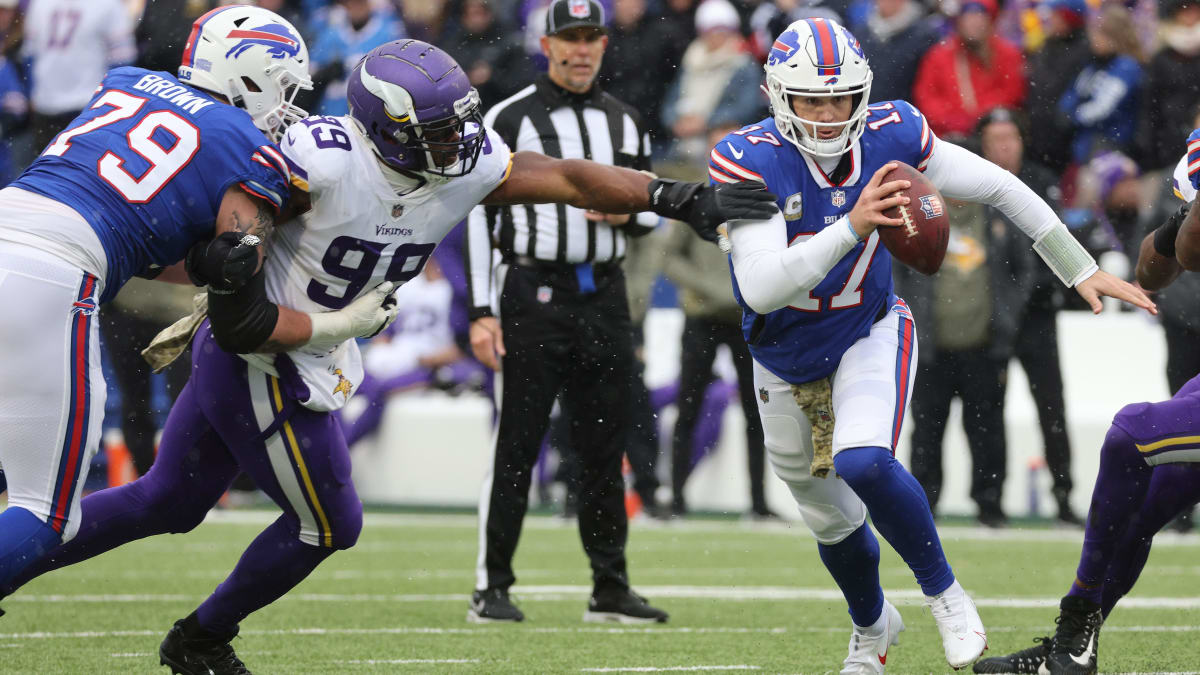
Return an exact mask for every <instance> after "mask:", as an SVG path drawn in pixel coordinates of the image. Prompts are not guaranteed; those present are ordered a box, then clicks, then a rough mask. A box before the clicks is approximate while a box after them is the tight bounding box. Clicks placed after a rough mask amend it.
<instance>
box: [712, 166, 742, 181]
mask: <svg viewBox="0 0 1200 675" xmlns="http://www.w3.org/2000/svg"><path fill="white" fill-rule="evenodd" d="M708 176H709V178H712V179H713V180H715V181H717V182H718V183H737V182H739V181H738V179H736V178H734V177H733V176H730V175H728V174H725V173H722V172H721V171H719V170H718V169H717V168H716V167H713V166H709V167H708Z"/></svg>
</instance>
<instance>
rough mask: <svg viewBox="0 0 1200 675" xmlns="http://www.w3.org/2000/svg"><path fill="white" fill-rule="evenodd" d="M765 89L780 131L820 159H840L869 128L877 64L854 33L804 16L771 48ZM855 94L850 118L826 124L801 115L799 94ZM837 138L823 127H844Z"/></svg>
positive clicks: (804, 95) (784, 32) (823, 96)
mask: <svg viewBox="0 0 1200 675" xmlns="http://www.w3.org/2000/svg"><path fill="white" fill-rule="evenodd" d="M764 70H765V71H766V82H765V84H764V85H763V90H764V91H765V92H766V93H767V97H768V99H770V102H771V112H772V113H773V114H774V116H775V125H776V126H777V127H778V128H779V133H780V134H781V135H782V136H783V137H784V138H786V139H787V140H788V141H790V142H791V143H792V144H793V145H795V146H796V147H797V148H799V149H800V150H801V151H802V152H805V153H808V154H810V155H813V156H814V157H839V156H841V155H843V154H845V152H846V151H847V150H849V149H850V148H851V147H852V146H853V145H854V143H855V142H856V141H858V139H859V138H860V137H861V136H862V134H863V132H864V131H865V130H866V121H867V113H868V110H867V105H868V101H869V99H870V97H871V79H872V73H871V67H870V65H869V64H868V63H867V58H866V56H865V55H864V54H863V51H862V47H861V46H859V44H858V40H856V39H855V38H854V36H853V35H851V34H850V31H848V30H846V29H845V28H843V27H842V26H841V25H839V24H837V23H835V22H833V21H829V20H827V19H802V20H800V21H796V22H794V23H793V24H792V25H790V26H788V28H787V30H785V31H783V33H781V34H780V35H779V37H778V38H776V39H775V43H774V44H773V45H772V47H771V51H770V54H769V55H768V58H767V64H766V66H764ZM835 96H850V97H851V102H852V103H851V110H850V117H849V119H848V120H845V121H841V120H838V121H834V122H822V121H820V120H815V119H806V118H803V117H800V116H799V115H797V114H796V112H795V109H794V108H793V106H792V100H793V98H810V97H812V98H831V97H835ZM839 128H840V132H839V133H838V134H837V135H836V136H834V137H832V138H822V137H821V136H820V130H822V129H835V130H836V129H839Z"/></svg>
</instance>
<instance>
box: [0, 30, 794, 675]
mask: <svg viewBox="0 0 1200 675" xmlns="http://www.w3.org/2000/svg"><path fill="white" fill-rule="evenodd" d="M347 93H348V100H349V103H350V109H351V114H350V115H349V116H348V117H336V118H335V117H310V118H307V119H304V120H301V121H299V122H297V123H296V124H293V125H292V126H291V127H289V128H288V130H287V133H286V135H285V137H284V138H283V140H281V141H280V148H279V150H280V153H281V154H282V158H283V161H284V163H285V164H286V166H287V170H288V172H289V176H290V179H291V181H292V183H293V184H294V185H296V186H297V187H298V188H299V189H301V190H304V191H306V192H307V193H308V195H309V198H310V200H311V205H312V209H311V211H310V212H309V213H308V214H307V215H306V216H305V217H304V218H303V219H302V220H301V222H298V223H289V224H286V225H281V226H280V227H279V228H277V229H276V230H275V232H274V234H273V236H272V255H271V258H270V259H268V260H267V261H266V263H265V264H264V265H263V268H262V271H261V272H260V273H259V274H257V275H255V277H254V278H255V280H256V281H257V283H260V284H262V287H263V288H264V293H265V294H266V296H267V297H269V298H271V299H273V300H275V301H279V302H287V303H289V304H291V305H293V306H296V307H302V308H305V309H310V310H316V311H318V312H320V311H321V310H325V311H335V312H336V311H339V309H340V308H342V307H354V306H356V305H358V304H359V303H362V302H367V303H368V304H370V305H373V306H374V307H376V308H378V307H379V305H380V304H381V301H382V298H381V297H380V295H381V294H386V293H387V292H389V291H390V290H391V288H392V285H393V284H400V283H404V282H406V281H408V280H409V279H411V278H413V277H414V276H416V275H417V274H419V273H420V271H421V269H422V267H423V266H424V265H425V262H426V261H427V260H428V259H429V257H430V255H431V254H432V253H433V251H434V248H435V247H436V246H437V244H438V243H439V242H440V241H441V240H442V238H443V237H444V236H445V235H446V234H447V233H448V232H449V231H450V229H451V228H453V227H454V226H455V225H456V224H458V223H459V222H461V221H462V220H463V219H465V218H466V216H467V214H468V213H469V212H470V210H471V209H472V208H473V207H474V206H475V205H476V204H479V203H481V202H482V203H486V204H495V205H502V204H514V203H515V204H524V203H540V202H562V203H569V204H571V205H573V206H576V207H579V208H584V209H595V210H598V211H603V212H606V213H632V212H639V211H646V210H651V211H654V212H656V213H658V214H660V215H666V216H670V217H674V218H677V219H680V220H685V221H688V222H689V223H691V224H692V226H693V227H694V228H695V229H696V230H697V233H698V234H700V235H701V236H702V237H704V238H706V239H708V240H710V241H715V240H716V238H717V236H716V227H717V225H718V224H720V223H722V222H724V221H725V220H727V219H729V218H733V217H767V216H768V215H769V214H770V213H773V212H774V211H775V210H776V206H775V204H774V202H775V197H774V195H772V194H770V193H768V192H767V191H766V190H764V189H763V188H762V186H761V185H749V184H743V185H740V186H734V185H722V186H715V187H713V186H706V185H701V184H699V183H685V182H676V181H670V180H663V179H652V178H651V177H649V176H647V175H645V174H643V173H641V172H637V171H632V170H629V169H622V168H617V167H612V166H606V165H603V164H598V163H596V162H591V161H585V160H559V159H552V158H550V157H546V156H544V155H540V154H537V153H531V152H519V153H516V154H513V153H512V152H510V151H509V149H508V147H507V146H506V145H505V143H504V141H503V140H502V139H501V138H500V137H499V136H498V135H496V133H495V132H494V131H492V130H491V129H488V128H487V127H486V125H483V124H482V115H481V114H480V109H479V108H480V103H479V95H478V93H477V92H476V91H475V89H474V88H473V87H471V85H470V82H469V80H468V79H467V76H466V74H465V73H464V72H463V70H462V68H461V67H459V65H458V64H457V63H456V62H455V61H454V59H452V58H451V57H450V56H449V55H448V54H446V53H445V52H444V51H442V50H440V49H438V48H437V47H434V46H432V45H429V44H426V43H424V42H421V41H419V40H399V41H395V42H389V43H387V44H385V45H381V46H380V47H378V48H376V49H374V50H372V51H371V52H370V53H368V54H367V55H366V57H364V58H363V59H362V60H361V61H360V62H359V63H358V65H357V66H356V67H355V68H354V70H353V72H352V73H351V75H350V81H349V83H348V89H347ZM380 223H382V224H380ZM209 295H210V308H209V309H210V311H209V314H210V316H209V318H210V319H211V318H213V317H212V314H211V309H212V306H211V303H212V300H211V298H212V297H213V295H212V293H211V292H210V294H209ZM318 315H319V314H318ZM392 315H393V316H394V310H393V313H392ZM384 325H386V322H385V323H384ZM177 326H185V327H194V329H195V331H196V332H195V338H194V340H193V343H192V344H193V347H192V363H193V367H192V378H191V380H190V381H189V382H188V384H187V386H186V387H185V388H184V390H183V392H182V393H181V394H180V395H179V398H178V400H177V401H176V402H175V405H174V406H173V407H172V409H171V414H170V416H169V418H168V420H167V425H166V428H165V429H164V431H163V436H162V442H161V444H160V446H159V454H158V457H157V458H156V460H155V463H154V466H153V468H152V469H151V470H150V472H149V473H147V474H146V475H145V476H143V477H142V478H140V479H138V480H136V481H134V482H132V483H129V484H127V485H123V486H121V487H117V488H111V489H108V490H101V491H99V492H96V493H94V494H92V495H89V496H88V497H87V498H85V499H84V500H82V509H81V511H82V517H81V520H82V525H81V526H80V532H79V535H78V536H77V537H75V538H74V539H73V540H71V541H70V542H67V543H65V544H64V545H62V546H60V547H58V548H57V549H55V550H53V551H51V552H50V553H49V555H47V556H46V557H45V558H44V559H43V560H42V561H40V562H39V563H37V564H34V565H32V566H30V567H29V568H28V569H26V570H25V571H24V572H23V573H21V574H18V575H14V576H10V577H9V578H8V579H5V580H4V583H3V584H0V595H4V594H8V593H11V592H12V591H13V590H15V589H16V588H18V587H19V586H20V585H22V584H23V583H25V582H26V581H28V580H29V579H31V578H33V577H35V576H37V575H40V574H43V573H45V572H47V571H50V570H52V569H57V568H59V567H63V566H65V565H70V564H73V563H76V562H79V561H81V560H85V559H87V558H90V557H93V556H95V555H99V554H100V553H103V552H104V551H107V550H111V549H112V548H115V547H117V546H120V545H122V544H124V543H127V542H129V541H133V540H136V539H141V538H144V537H147V536H151V535H156V534H163V533H169V532H172V533H178V532H187V531H189V530H191V529H193V528H194V527H196V526H197V525H198V524H199V523H200V522H201V521H202V520H203V518H204V516H205V514H206V513H207V512H208V511H209V509H211V508H212V507H213V506H214V505H215V504H216V502H217V500H218V499H219V498H220V496H221V495H222V494H223V493H224V492H225V490H226V489H228V487H229V485H230V483H231V482H232V480H233V479H234V477H235V476H236V475H237V473H238V472H239V470H244V471H246V472H247V473H249V474H250V475H251V476H252V477H253V478H254V480H255V483H256V484H257V485H258V486H259V487H260V488H261V489H262V490H263V491H265V492H266V493H267V494H268V495H269V496H270V497H271V499H272V500H273V501H274V502H275V503H276V504H277V505H279V507H280V508H281V509H282V510H283V513H282V515H281V516H280V517H279V519H278V520H276V521H275V522H274V523H272V524H271V525H269V526H268V527H267V528H266V529H265V530H264V531H263V532H262V533H261V534H260V535H259V536H258V537H257V538H256V539H255V541H254V542H252V543H251V544H250V546H249V548H247V550H246V552H245V553H244V554H243V555H242V557H241V559H240V560H239V561H238V564H237V566H236V567H235V568H234V570H233V572H232V573H231V574H230V575H229V576H228V577H227V578H226V579H225V580H224V581H223V582H222V583H221V584H220V585H219V586H218V587H217V589H216V590H215V591H214V592H213V593H212V595H210V596H209V597H208V598H207V599H206V600H205V601H204V602H203V603H202V604H201V605H200V607H198V608H197V609H196V610H195V611H194V612H192V613H191V614H190V615H188V616H187V617H185V618H184V619H181V620H179V621H177V622H176V623H175V625H174V627H172V628H171V630H170V631H169V632H168V634H167V637H166V639H165V640H164V641H163V643H162V646H161V647H160V649H159V656H160V659H161V661H162V663H163V664H164V665H168V666H170V667H171V668H172V670H173V671H174V672H180V673H186V674H189V675H190V674H192V673H196V674H201V673H202V674H205V675H224V674H243V673H247V672H249V671H248V670H247V669H246V667H245V665H244V664H243V663H242V661H241V660H240V659H239V658H238V657H237V655H236V654H235V653H234V650H233V648H232V646H231V645H230V641H231V640H232V639H233V637H235V636H236V635H237V634H238V630H239V623H240V621H241V620H243V619H245V618H246V617H247V616H249V615H250V614H251V613H252V612H255V611H257V610H258V609H260V608H262V607H265V606H266V605H268V604H270V603H272V602H274V601H275V600H276V599H278V598H280V597H282V596H283V595H284V594H286V593H287V592H288V591H290V590H291V589H292V588H294V587H295V586H296V585H297V584H299V583H300V582H301V581H302V580H304V579H305V578H306V577H307V576H308V575H309V573H311V572H312V571H313V570H314V569H315V568H316V567H317V566H318V565H319V564H320V563H321V562H322V561H323V560H325V559H326V558H328V557H329V556H330V555H332V554H333V553H334V552H336V551H338V550H344V549H347V548H350V547H351V546H353V545H354V544H355V543H356V542H357V539H358V536H359V533H360V531H361V528H362V503H361V501H360V500H359V499H358V495H357V493H356V491H355V489H354V484H353V481H352V480H351V477H350V455H349V450H348V448H347V447H346V442H345V437H344V434H343V432H342V429H341V426H340V425H339V423H338V421H337V419H336V418H335V417H334V416H333V415H332V414H331V411H332V410H336V409H338V408H340V407H341V406H343V405H345V403H346V401H348V399H349V398H350V396H351V394H352V392H353V390H354V388H355V387H356V386H357V385H358V384H359V383H360V382H361V381H362V365H361V357H360V356H359V352H358V347H357V344H356V343H355V341H354V340H353V339H345V338H343V339H340V340H336V341H325V342H320V343H310V344H309V345H308V346H305V347H303V348H300V349H295V350H289V351H287V352H285V353H279V354H265V355H264V354H260V353H253V354H233V353H230V350H228V349H226V348H225V346H224V345H223V344H222V343H221V340H220V339H219V338H218V337H216V336H215V335H214V327H213V325H212V324H210V322H209V321H207V320H205V319H204V314H203V312H200V311H197V312H196V313H194V314H193V315H192V316H191V317H188V318H186V319H184V320H183V321H181V322H180V323H178V324H177ZM181 334H183V335H185V336H190V335H191V330H190V329H189V330H183V331H181ZM351 337H352V336H351Z"/></svg>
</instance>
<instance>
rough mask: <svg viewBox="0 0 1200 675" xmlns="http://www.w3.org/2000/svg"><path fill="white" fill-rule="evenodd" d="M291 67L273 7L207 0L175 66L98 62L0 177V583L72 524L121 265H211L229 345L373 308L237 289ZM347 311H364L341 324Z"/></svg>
mask: <svg viewBox="0 0 1200 675" xmlns="http://www.w3.org/2000/svg"><path fill="white" fill-rule="evenodd" d="M307 67H308V66H307V51H306V48H305V46H304V42H303V41H302V40H301V39H300V37H299V33H298V32H296V29H295V28H293V27H292V26H291V25H290V24H288V23H287V22H286V21H284V20H283V19H281V18H280V17H279V16H277V15H275V14H273V13H271V12H268V11H266V10H263V9H258V8H253V7H236V8H235V7H225V8H221V9H218V10H214V11H212V12H210V13H208V14H205V15H204V16H203V17H201V18H200V19H198V20H197V21H196V23H195V24H194V27H193V30H192V33H191V36H190V37H189V39H188V45H187V48H186V50H185V54H184V63H183V67H181V68H180V73H179V77H178V79H177V78H175V77H172V76H170V75H168V74H167V73H155V72H151V71H148V70H144V69H140V68H116V69H114V70H112V71H110V72H109V73H108V74H107V75H106V76H105V78H104V81H103V82H102V83H101V86H100V87H99V88H98V89H97V91H96V94H95V96H94V97H93V99H92V101H91V104H90V105H89V106H88V109H87V110H85V111H84V112H83V113H82V114H80V116H79V117H77V118H76V119H75V121H74V122H72V123H71V124H70V125H69V126H68V128H67V129H66V130H65V131H63V132H61V133H60V134H59V135H58V136H57V137H56V138H55V139H54V140H53V142H51V143H50V145H49V146H47V147H46V148H45V150H44V151H43V152H42V154H41V156H40V157H38V159H37V160H36V161H35V162H34V163H33V164H32V165H31V166H30V167H29V168H28V169H27V170H26V171H25V172H24V173H23V174H22V175H21V176H20V177H19V178H18V179H17V180H16V181H14V182H13V183H12V184H11V185H10V186H9V187H7V188H5V189H4V190H3V191H0V306H2V307H4V308H5V318H4V320H3V321H2V322H0V344H3V345H4V354H5V356H4V358H2V359H0V382H3V383H4V384H5V386H3V387H0V464H3V466H4V469H5V473H6V474H7V479H8V491H9V505H8V508H7V509H6V510H5V511H4V512H3V513H2V514H0V586H4V585H7V584H9V583H10V582H11V581H12V580H13V578H14V576H16V575H17V574H19V573H20V572H21V570H22V569H23V568H25V567H26V566H27V565H29V564H30V563H32V562H33V561H34V560H36V559H37V558H39V557H41V556H42V555H43V554H44V553H45V552H46V551H48V550H50V549H51V548H53V547H54V546H55V545H57V544H59V543H60V542H61V541H68V540H70V539H71V538H72V537H73V536H74V535H75V533H76V532H77V530H78V528H79V523H80V512H79V499H78V496H79V491H80V490H81V489H82V486H83V484H84V479H85V478H86V474H87V469H88V465H89V462H90V459H91V455H92V454H93V453H94V452H95V449H96V448H97V447H98V445H99V436H100V431H101V428H100V418H101V416H102V415H103V411H104V398H105V386H104V378H103V374H102V372H101V370H100V356H99V345H98V339H97V329H96V322H95V313H96V309H97V306H98V305H99V304H100V303H103V302H106V301H107V300H108V299H110V298H112V297H113V296H114V295H115V294H116V293H117V291H118V290H120V288H121V286H122V285H123V284H124V283H125V282H126V280H128V279H129V278H130V277H131V276H132V275H134V274H152V273H153V272H152V268H159V267H164V266H168V265H171V264H173V263H176V262H178V261H180V260H182V259H183V258H184V256H185V254H188V255H191V256H193V257H194V260H195V262H196V266H197V268H205V269H209V270H214V271H215V275H214V282H215V283H216V285H217V287H218V288H219V289H220V290H221V292H223V293H225V295H224V296H223V299H222V300H220V301H218V302H217V303H216V306H215V307H214V322H215V324H214V325H215V330H217V331H218V332H219V333H220V334H221V335H222V339H223V340H225V341H226V342H227V344H229V345H231V347H232V348H234V349H239V350H245V351H250V350H256V349H267V350H270V349H282V348H291V347H294V346H297V345H302V344H304V343H305V342H306V341H307V340H309V339H310V338H313V339H319V340H341V339H345V338H347V337H352V336H355V335H359V334H362V333H364V332H369V330H373V329H374V327H375V326H377V325H378V324H379V323H380V322H381V321H383V320H384V319H385V318H386V317H385V316H384V314H385V312H381V310H380V308H379V307H378V305H376V306H375V307H363V306H356V307H355V308H352V309H351V308H347V309H346V310H345V311H343V312H340V313H338V314H337V315H336V316H335V315H334V314H327V315H326V316H323V317H315V316H309V315H307V314H305V313H303V312H295V311H292V310H288V309H286V308H281V307H277V306H275V305H273V304H271V303H269V302H267V300H266V297H265V296H263V295H255V294H251V293H245V292H243V291H242V290H241V286H242V284H243V283H244V281H245V276H246V274H248V273H252V272H253V271H254V269H255V268H256V267H257V266H258V260H259V259H258V257H257V255H256V251H255V249H254V248H253V247H242V249H241V250H240V251H238V252H237V253H236V254H235V253H234V249H236V248H238V245H239V244H240V243H242V241H243V239H246V241H256V240H257V239H258V238H261V237H263V236H265V234H266V232H267V231H268V230H269V228H270V225H271V222H272V220H273V219H274V217H275V213H276V211H277V210H279V209H281V208H282V207H283V206H284V204H285V201H286V199H287V196H288V182H287V176H288V170H287V168H286V166H285V165H284V162H283V159H282V158H281V157H279V153H278V152H276V151H275V150H274V146H273V145H272V144H271V142H270V141H269V140H268V138H267V137H266V136H264V132H266V133H267V134H268V135H269V136H271V137H272V138H277V137H278V135H279V134H280V133H281V132H282V130H283V128H284V126H285V125H286V124H287V123H288V122H289V121H291V120H294V119H296V118H298V117H300V116H302V115H303V111H301V110H299V109H298V108H296V107H295V106H293V105H292V104H291V102H292V99H293V98H294V96H295V94H296V91H297V90H298V89H300V88H307V87H309V86H310V83H309V80H308V74H307ZM214 222H215V224H216V226H215V233H216V234H217V235H218V236H217V237H216V238H215V239H213V240H212V241H211V242H210V241H208V239H210V238H212V237H213V236H214ZM194 245H195V246H194ZM189 249H192V252H191V253H189ZM353 312H359V313H361V314H363V315H365V316H366V318H367V319H370V321H367V322H366V323H368V324H370V325H368V326H360V325H358V324H356V323H355V322H354V321H347V318H348V316H349V315H350V314H352V313H353ZM377 315H378V316H377ZM376 319H378V320H376Z"/></svg>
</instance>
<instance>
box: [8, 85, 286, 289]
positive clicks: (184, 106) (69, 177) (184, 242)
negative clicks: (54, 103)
mask: <svg viewBox="0 0 1200 675" xmlns="http://www.w3.org/2000/svg"><path fill="white" fill-rule="evenodd" d="M287 171H288V170H287V166H286V165H285V164H284V161H283V158H282V157H281V156H280V155H279V152H278V151H277V150H276V149H275V147H274V146H273V145H272V144H271V143H270V142H269V141H268V140H267V138H266V136H264V135H263V132H261V131H259V130H258V128H257V127H255V126H254V123H253V121H252V120H251V118H250V115H248V114H247V113H246V112H245V111H244V110H240V109H238V108H235V107H233V106H231V105H224V104H221V103H219V102H218V101H217V100H216V99H214V98H213V97H211V96H209V95H208V94H207V93H205V92H203V91H200V90H199V89H195V88H192V87H189V86H186V85H183V84H180V83H179V80H177V79H175V77H174V76H172V75H169V74H167V73H164V72H152V71H149V70H144V69H141V68H116V69H113V70H112V71H110V72H109V73H108V75H107V76H106V77H105V78H104V82H103V83H102V84H101V85H100V87H99V88H98V89H97V90H96V94H95V96H93V97H92V101H91V103H90V104H89V106H88V108H87V109H86V110H84V111H83V112H82V113H81V114H80V115H79V117H77V118H75V120H74V121H73V122H71V124H70V126H68V127H67V129H66V130H64V131H63V132H62V133H60V134H59V135H58V136H57V137H56V138H55V139H54V141H53V142H52V143H50V145H49V146H47V147H46V149H45V150H44V151H43V152H42V154H41V156H40V157H38V158H37V160H36V161H34V163H33V164H32V165H31V166H30V167H29V168H28V169H27V170H26V171H25V173H24V174H22V175H21V177H20V178H18V179H17V180H16V181H14V182H13V186H15V187H19V188H22V189H24V190H28V191H30V192H36V193H37V194H40V195H43V196H46V197H49V198H50V199H53V200H55V201H58V202H61V203H63V204H66V205H67V206H70V207H71V208H72V209H75V210H76V211H77V212H79V214H80V215H81V216H83V218H84V219H85V220H87V222H88V223H89V224H90V225H91V226H92V229H93V230H95V232H96V236H97V237H99V239H100V243H101V244H102V246H103V247H104V255H105V258H106V259H107V260H108V275H107V278H106V279H105V283H104V296H103V297H102V298H101V302H106V301H108V300H110V299H111V298H112V297H113V296H114V295H115V294H116V293H117V291H119V290H120V289H121V286H122V285H123V284H124V283H125V282H126V281H127V280H128V279H129V277H131V276H133V275H134V274H138V273H142V272H145V271H146V270H148V269H149V268H151V267H152V266H162V267H165V266H167V265H171V264H173V263H176V262H178V261H180V260H182V259H183V257H184V255H185V254H186V253H187V250H188V248H189V247H190V246H191V245H192V244H193V243H195V242H196V241H197V240H199V239H202V238H204V237H207V236H212V233H213V225H214V222H215V221H216V217H217V208H218V207H219V206H220V204H221V198H222V197H223V196H224V195H225V192H226V190H228V189H229V188H230V187H231V186H233V185H237V184H240V185H241V186H242V188H243V189H244V190H246V191H247V192H249V193H250V194H252V195H254V196H257V197H261V198H263V199H266V200H268V201H269V202H271V204H273V205H274V206H275V208H276V209H278V208H280V207H282V206H283V204H284V202H285V201H286V199H287V194H288V172H287Z"/></svg>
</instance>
